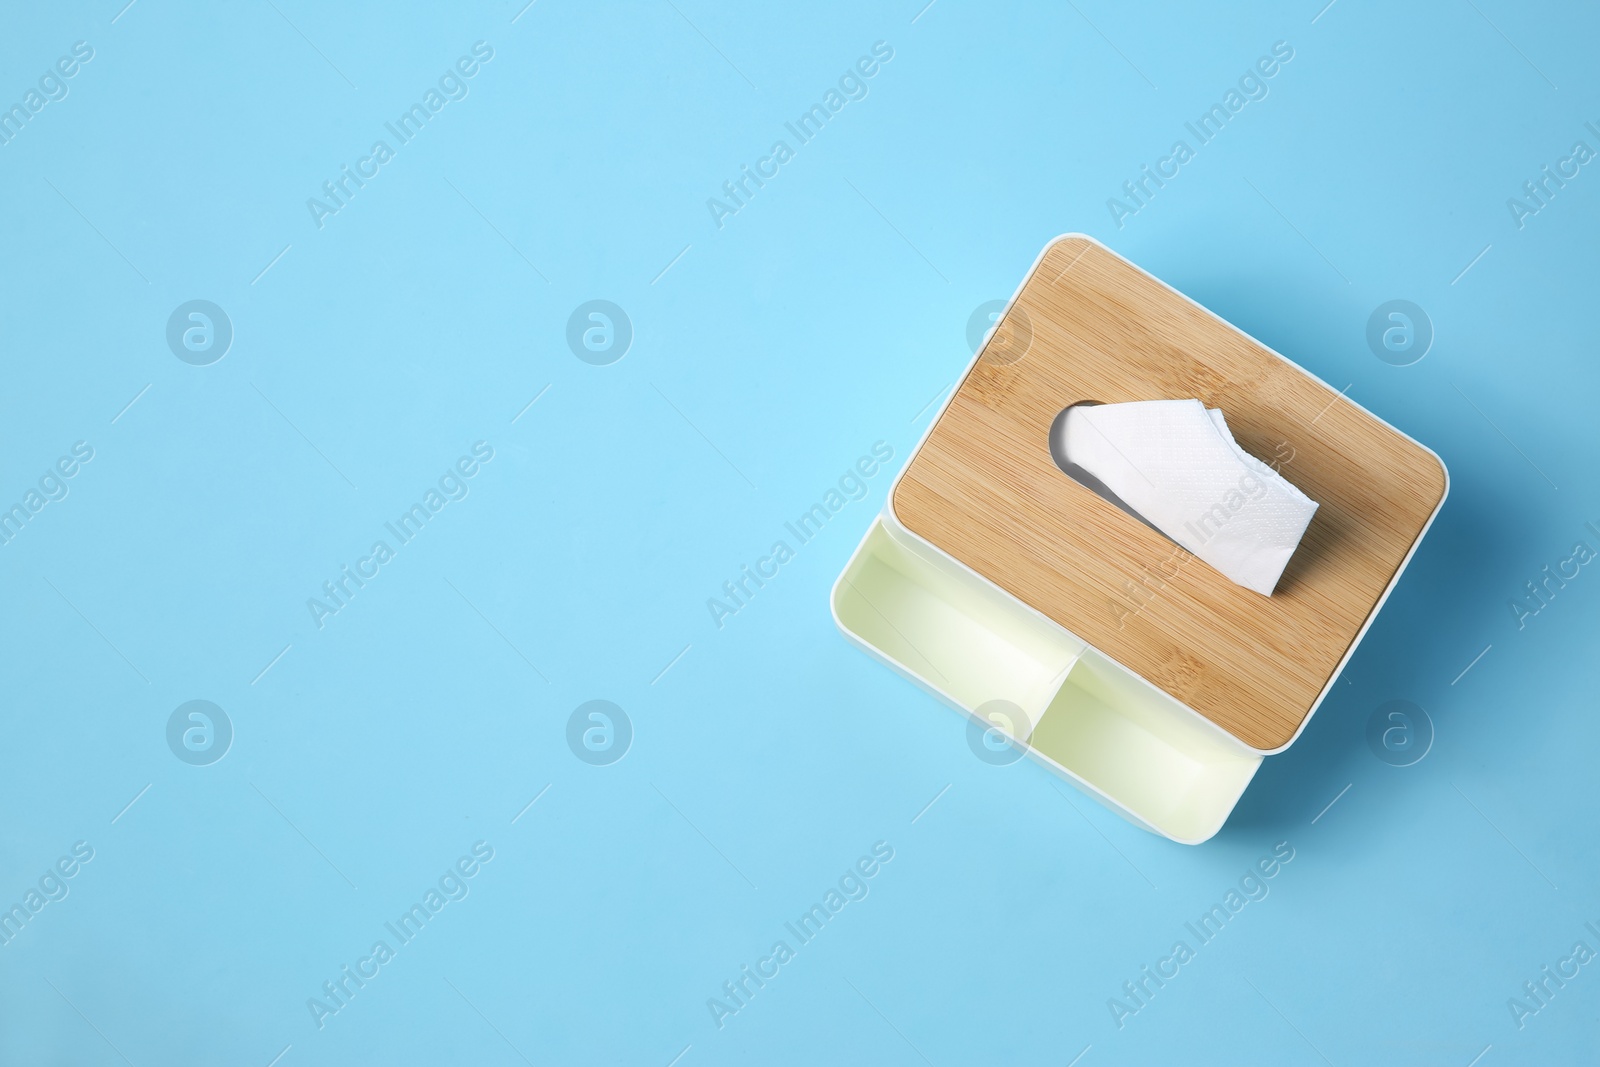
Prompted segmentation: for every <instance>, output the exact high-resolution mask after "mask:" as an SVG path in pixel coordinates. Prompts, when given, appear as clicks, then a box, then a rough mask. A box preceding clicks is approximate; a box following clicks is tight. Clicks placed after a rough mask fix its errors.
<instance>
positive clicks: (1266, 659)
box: [890, 236, 1447, 751]
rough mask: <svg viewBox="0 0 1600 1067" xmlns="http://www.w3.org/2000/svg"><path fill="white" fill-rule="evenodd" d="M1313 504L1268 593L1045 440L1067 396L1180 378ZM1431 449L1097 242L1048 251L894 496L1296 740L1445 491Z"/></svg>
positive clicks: (953, 543)
mask: <svg viewBox="0 0 1600 1067" xmlns="http://www.w3.org/2000/svg"><path fill="white" fill-rule="evenodd" d="M1189 397H1196V398H1199V399H1200V400H1203V401H1205V404H1206V406H1207V407H1215V408H1221V409H1222V411H1223V413H1224V414H1225V415H1226V417H1227V420H1228V426H1229V428H1230V429H1231V430H1232V431H1233V435H1234V438H1235V439H1236V440H1237V441H1238V442H1239V444H1240V445H1241V446H1242V447H1243V448H1244V449H1245V450H1246V451H1248V452H1250V453H1251V454H1252V455H1255V456H1257V457H1259V458H1261V459H1263V460H1265V461H1266V462H1268V463H1270V464H1273V465H1274V466H1278V467H1279V470H1280V472H1281V473H1282V474H1283V475H1284V477H1286V478H1288V479H1289V481H1291V482H1293V483H1294V484H1295V485H1297V486H1299V487H1300V488H1301V489H1302V490H1303V491H1304V492H1305V493H1306V494H1307V495H1308V496H1310V497H1311V499H1313V500H1315V501H1317V502H1318V503H1319V504H1320V505H1321V507H1319V508H1318V509H1317V513H1316V515H1315V517H1314V518H1313V519H1312V521H1311V526H1310V528H1309V529H1307V531H1306V535H1305V538H1304V539H1303V540H1302V541H1301V543H1300V547H1299V548H1298V549H1297V550H1296V551H1295V554H1294V556H1293V558H1292V559H1291V560H1290V561H1289V566H1288V569H1287V570H1285V571H1284V574H1283V578H1282V579H1281V581H1280V582H1279V583H1278V587H1277V590H1276V592H1274V593H1273V595H1272V596H1271V597H1263V596H1261V595H1260V594H1258V593H1254V592H1251V591H1250V590H1248V589H1245V588H1243V587H1241V586H1237V585H1234V584H1233V583H1232V582H1230V581H1229V580H1228V579H1227V578H1225V577H1223V576H1222V575H1221V574H1219V573H1218V572H1217V571H1215V570H1212V569H1211V568H1210V567H1209V566H1207V565H1206V564H1205V563H1203V562H1201V561H1200V560H1199V559H1196V558H1194V557H1192V556H1189V555H1188V554H1187V553H1185V552H1183V551H1182V550H1181V549H1179V548H1178V547H1177V546H1176V545H1174V544H1173V543H1172V542H1171V541H1169V540H1167V539H1166V538H1165V537H1163V536H1162V535H1161V534H1160V533H1158V532H1156V531H1155V530H1152V529H1151V528H1149V527H1147V526H1145V525H1144V524H1143V523H1141V522H1139V521H1138V520H1137V519H1135V518H1133V517H1132V516H1130V515H1128V514H1127V513H1125V512H1123V511H1122V510H1120V509H1119V508H1117V507H1116V506H1115V505H1113V504H1111V503H1109V502H1107V501H1106V500H1104V499H1102V498H1101V497H1099V496H1098V495H1096V494H1095V493H1094V492H1092V491H1091V490H1089V489H1087V488H1085V487H1083V486H1082V485H1079V484H1078V483H1077V482H1075V481H1073V480H1072V479H1071V478H1069V477H1068V476H1067V475H1066V474H1065V473H1063V472H1062V471H1061V469H1060V468H1058V467H1057V466H1056V465H1055V462H1054V461H1053V460H1052V458H1051V455H1050V441H1049V434H1050V426H1051V423H1052V422H1053V421H1054V420H1055V418H1056V416H1057V415H1058V414H1059V413H1060V412H1061V410H1062V409H1063V408H1065V407H1066V406H1068V405H1069V404H1074V403H1077V402H1079V401H1084V400H1092V401H1099V402H1101V403H1107V404H1110V403H1118V402H1121V401H1127V400H1162V399H1186V398H1189ZM1446 485H1447V478H1446V475H1445V470H1444V466H1443V464H1442V463H1440V461H1439V458H1438V457H1437V456H1435V455H1434V454H1433V453H1432V452H1430V451H1429V450H1428V449H1426V448H1424V447H1422V446H1421V445H1419V444H1418V443H1416V442H1415V441H1413V440H1411V439H1410V438H1409V437H1407V436H1405V435H1404V434H1402V433H1400V432H1399V431H1398V430H1395V429H1394V428H1393V427H1391V426H1388V425H1387V424H1385V423H1384V422H1382V421H1380V420H1379V419H1378V418H1377V417H1375V416H1373V415H1371V414H1369V413H1367V412H1366V411H1363V410H1362V409H1361V408H1360V407H1358V406H1357V405H1356V404H1354V403H1353V402H1351V401H1349V400H1347V399H1345V398H1344V397H1342V396H1340V395H1339V394H1338V393H1336V392H1335V391H1334V390H1332V389H1330V388H1329V387H1328V386H1327V385H1325V384H1324V383H1322V382H1320V381H1318V380H1317V379H1315V378H1313V377H1312V376H1311V375H1310V374H1308V373H1306V372H1305V371H1303V370H1301V369H1300V368H1299V367H1296V366H1295V365H1294V364H1292V363H1290V362H1289V361H1287V360H1286V359H1284V358H1283V357H1281V356H1279V355H1277V354H1276V353H1274V352H1273V351H1272V350H1271V349H1269V348H1267V347H1266V346H1264V345H1262V344H1261V343H1260V342H1258V341H1256V340H1254V339H1252V338H1250V337H1248V336H1247V335H1245V334H1244V333H1242V332H1240V331H1239V330H1237V329H1235V328H1234V327H1233V326H1230V325H1228V324H1227V323H1226V322H1223V321H1222V320H1221V319H1219V318H1217V317H1216V316H1215V315H1213V314H1211V313H1210V312H1209V311H1206V310H1205V309H1204V308H1202V307H1200V305H1198V304H1196V303H1194V302H1193V301H1191V300H1189V299H1188V298H1187V297H1185V296H1183V295H1182V294H1180V293H1178V292H1176V291H1175V290H1173V289H1171V288H1169V287H1168V286H1166V285H1165V284H1163V283H1162V282H1159V281H1157V280H1156V279H1154V278H1152V277H1151V276H1150V275H1148V274H1146V273H1144V272H1143V271H1141V270H1140V269H1139V268H1137V267H1135V266H1134V265H1133V264H1131V263H1129V262H1128V261H1127V260H1125V259H1123V258H1122V257H1120V256H1118V255H1117V254H1116V253H1114V252H1112V251H1111V250H1110V249H1108V248H1106V247H1105V246H1104V245H1101V244H1099V243H1098V242H1096V241H1094V240H1092V239H1090V238H1087V237H1082V236H1069V237H1063V238H1060V239H1059V240H1057V241H1056V242H1055V243H1053V244H1052V245H1051V246H1050V247H1049V248H1047V249H1046V250H1045V254H1044V255H1042V256H1041V257H1040V259H1039V262H1038V264H1037V265H1036V266H1035V267H1034V270H1033V273H1032V274H1031V275H1030V276H1029V277H1028V280H1027V281H1026V282H1025V283H1024V285H1023V287H1022V290H1021V292H1020V293H1018V295H1017V297H1016V299H1015V300H1014V301H1013V302H1012V305H1011V307H1010V308H1009V309H1008V310H1007V312H1006V315H1005V318H1004V320H1002V322H1001V323H1000V325H999V328H998V329H996V331H995V332H994V334H993V335H992V336H991V338H990V340H989V341H988V343H987V344H986V345H985V346H984V350H983V352H982V354H981V355H980V357H979V359H978V360H977V361H976V362H974V363H973V365H972V368H971V370H970V371H969V372H968V373H967V376H966V378H965V379H963V380H962V382H961V384H960V385H959V386H957V388H956V392H955V395H954V396H953V397H952V398H951V400H950V402H949V404H948V405H947V406H946V407H945V409H944V411H943V412H942V413H941V414H940V416H939V418H938V421H937V422H936V423H935V424H934V426H933V428H932V430H931V431H930V432H929V434H928V436H927V438H926V439H925V441H924V442H923V444H922V446H921V447H920V448H919V449H918V450H917V452H916V454H915V455H914V456H913V457H912V458H911V462H910V464H909V465H908V466H907V467H906V469H905V471H904V472H903V473H902V475H901V476H900V479H899V481H898V482H897V483H896V485H895V488H894V491H893V493H892V494H891V496H890V506H891V507H892V509H893V511H894V514H895V516H896V518H898V519H899V521H900V522H901V523H902V524H903V525H904V526H905V527H906V528H907V529H909V530H911V531H912V532H913V533H915V534H916V535H918V536H919V537H921V538H923V539H924V540H926V541H928V542H930V543H932V544H933V545H935V546H937V547H938V548H940V549H942V550H943V551H945V552H947V553H948V554H950V555H951V556H954V557H955V558H956V559H958V560H960V561H961V562H962V563H964V564H965V565H967V566H968V567H970V568H971V569H973V570H974V571H976V572H978V573H979V574H981V575H983V576H984V577H985V578H987V579H989V580H990V581H991V582H993V583H994V584H996V585H998V586H999V587H1000V588H1002V589H1004V590H1006V591H1007V592H1009V593H1011V594H1012V595H1013V596H1015V597H1017V598H1018V599H1019V600H1021V601H1023V602H1024V603H1026V604H1028V605H1030V606H1032V607H1033V608H1035V609H1036V610H1038V611H1039V612H1041V613H1042V614H1044V615H1046V616H1047V617H1049V618H1051V619H1053V620H1055V621H1056V622H1057V623H1059V624H1060V625H1061V626H1063V627H1065V628H1066V629H1067V630H1069V631H1070V632H1071V633H1073V634H1074V635H1076V636H1077V637H1079V638H1081V639H1082V640H1084V641H1087V642H1088V643H1089V644H1091V645H1093V646H1094V647H1095V648H1097V649H1099V650H1100V651H1101V652H1103V653H1105V654H1106V655H1108V656H1110V657H1111V658H1112V659H1114V660H1116V661H1117V662H1118V663H1120V664H1122V665H1123V666H1124V667H1127V668H1128V669H1129V670H1132V671H1133V672H1134V673H1136V674H1138V675H1140V676H1142V677H1143V678H1145V679H1146V680H1148V681H1149V682H1151V683H1153V684H1154V685H1156V686H1157V687H1158V688H1160V689H1162V690H1164V691H1165V692H1167V693H1169V694H1171V695H1172V696H1173V697H1175V698H1176V699H1178V700H1180V701H1182V702H1183V703H1184V704H1187V705H1188V706H1189V707H1191V708H1193V709H1194V710H1195V711H1197V712H1199V713H1200V714H1201V715H1204V716H1205V717H1206V718H1208V719H1210V720H1211V721H1213V722H1215V723H1216V724H1217V725H1219V726H1221V727H1222V728H1223V729H1225V730H1227V731H1228V732H1229V733H1231V734H1233V735H1234V736H1236V737H1238V738H1239V739H1240V740H1241V741H1243V742H1244V743H1245V744H1247V745H1249V746H1250V747H1252V748H1255V749H1259V750H1262V751H1272V750H1275V749H1279V748H1282V747H1283V746H1284V745H1287V744H1288V743H1289V742H1290V741H1291V740H1293V739H1294V736H1295V733H1296V732H1297V731H1298V730H1299V728H1300V725H1301V723H1303V722H1304V721H1305V719H1306V717H1307V716H1308V715H1310V714H1311V711H1312V710H1313V709H1314V708H1315V707H1316V705H1317V702H1318V701H1319V700H1320V699H1321V696H1322V693H1323V691H1324V690H1325V688H1326V687H1327V686H1328V684H1329V683H1330V681H1331V680H1332V678H1333V676H1334V674H1335V673H1336V672H1337V671H1338V669H1339V667H1340V665H1341V664H1342V663H1343V661H1344V659H1345V656H1346V654H1347V653H1348V651H1349V650H1350V648H1351V647H1352V645H1353V644H1354V642H1355V641H1356V640H1357V638H1358V637H1359V636H1360V634H1361V631H1362V630H1363V629H1364V627H1365V626H1366V623H1367V621H1368V619H1369V618H1370V617H1371V615H1372V614H1373V612H1374V611H1375V610H1376V609H1377V606H1378V603H1379V601H1380V600H1381V599H1382V598H1383V596H1384V594H1385V593H1386V592H1387V590H1388V588H1389V586H1390V585H1391V584H1392V583H1393V580H1394V578H1395V577H1396V575H1397V574H1398V572H1399V570H1400V568H1401V567H1402V566H1403V565H1404V563H1405V561H1406V559H1407V558H1408V556H1409V555H1410V552H1411V550H1412V547H1413V546H1414V545H1415V543H1416V541H1417V539H1418V538H1419V537H1421V536H1422V531H1423V530H1424V529H1425V528H1426V527H1427V524H1428V523H1429V521H1431V519H1432V517H1433V515H1434V513H1435V512H1436V511H1437V510H1438V507H1439V504H1440V503H1441V502H1442V501H1443V499H1444V494H1445V489H1446Z"/></svg>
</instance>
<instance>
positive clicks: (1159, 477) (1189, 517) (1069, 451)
mask: <svg viewBox="0 0 1600 1067" xmlns="http://www.w3.org/2000/svg"><path fill="white" fill-rule="evenodd" d="M1051 435H1052V440H1051V442H1050V446H1051V452H1052V453H1053V454H1054V455H1055V457H1056V459H1057V462H1058V463H1062V464H1070V465H1072V466H1075V467H1078V468H1080V469H1081V470H1083V471H1085V472H1087V473H1088V474H1089V475H1090V476H1091V477H1092V478H1093V479H1094V480H1096V481H1098V482H1099V483H1101V485H1103V486H1104V487H1105V489H1106V490H1107V491H1108V492H1109V494H1110V496H1112V497H1114V498H1115V499H1116V500H1117V501H1120V502H1121V503H1122V504H1123V505H1124V506H1125V509H1126V510H1128V511H1130V512H1131V513H1132V514H1134V515H1135V516H1136V517H1138V518H1140V519H1142V520H1143V521H1144V522H1146V523H1147V524H1149V525H1150V526H1153V527H1154V528H1155V529H1157V530H1159V531H1161V532H1162V533H1163V534H1165V535H1166V536H1168V537H1170V538H1171V539H1172V540H1173V541H1175V542H1177V543H1178V544H1179V545H1181V546H1182V547H1183V548H1185V549H1187V550H1188V551H1189V552H1192V553H1193V554H1194V555H1196V556H1198V557H1199V558H1200V559H1201V560H1203V561H1204V562H1206V563H1208V564H1210V565H1211V566H1212V567H1214V568H1216V569H1217V570H1218V571H1220V572H1222V574H1223V575H1224V576H1225V577H1227V578H1228V579H1229V580H1230V581H1232V582H1234V583H1235V584H1237V585H1242V586H1244V587H1245V588H1246V589H1251V590H1254V591H1255V592H1257V593H1260V594H1261V595H1263V596H1271V595H1272V591H1273V589H1275V588H1276V587H1277V584H1278V579H1279V578H1280V577H1282V575H1283V569H1284V568H1285V567H1286V566H1288V563H1289V557H1290V556H1292V555H1294V550H1295V548H1296V547H1297V546H1298V545H1299V544H1300V539H1301V538H1302V537H1303V536H1304V535H1305V532H1306V527H1307V525H1309V524H1310V522H1311V516H1312V515H1313V514H1315V513H1316V510H1317V502H1316V501H1314V500H1312V499H1311V498H1310V497H1308V496H1306V495H1305V494H1304V493H1302V492H1301V491H1300V490H1299V489H1297V488H1295V487H1294V486H1293V485H1292V484H1290V482H1289V481H1288V480H1287V479H1286V478H1284V477H1283V476H1282V475H1280V474H1278V472H1277V471H1275V470H1273V469H1272V468H1271V467H1269V466H1267V465H1266V464H1265V463H1263V462H1261V461H1260V460H1259V459H1257V458H1256V457H1254V456H1252V455H1250V454H1249V453H1248V452H1246V451H1245V450H1244V449H1242V448H1240V447H1239V445H1238V444H1237V443H1236V442H1235V441H1234V439H1233V434H1232V433H1230V432H1229V431H1228V424H1227V422H1226V420H1225V419H1224V418H1223V416H1222V412H1221V411H1219V410H1217V409H1215V408H1207V407H1206V406H1205V405H1204V404H1202V403H1201V402H1200V401H1198V400H1141V401H1135V402H1132V403H1126V404H1094V405H1090V404H1079V405H1075V406H1073V407H1070V408H1068V409H1067V410H1066V411H1064V412H1063V413H1062V417H1060V418H1058V419H1056V422H1055V425H1054V427H1052V429H1051ZM1102 495H1104V494H1102Z"/></svg>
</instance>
